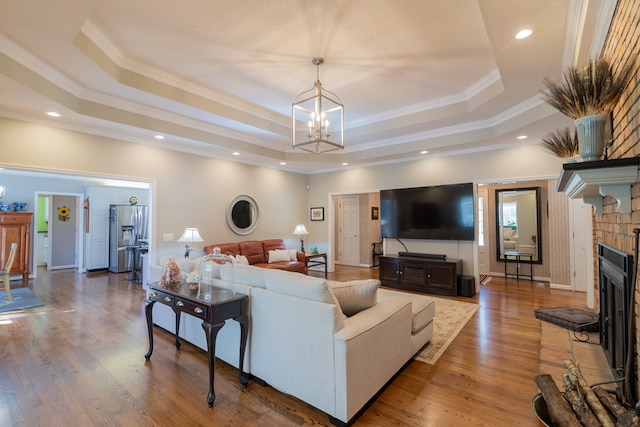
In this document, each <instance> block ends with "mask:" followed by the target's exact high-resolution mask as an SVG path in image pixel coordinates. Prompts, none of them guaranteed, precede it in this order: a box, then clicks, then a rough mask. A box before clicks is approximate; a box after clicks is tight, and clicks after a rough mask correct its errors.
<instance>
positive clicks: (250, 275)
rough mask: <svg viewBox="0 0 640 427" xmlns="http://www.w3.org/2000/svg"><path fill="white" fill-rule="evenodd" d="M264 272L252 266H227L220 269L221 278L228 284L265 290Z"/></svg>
mask: <svg viewBox="0 0 640 427" xmlns="http://www.w3.org/2000/svg"><path fill="white" fill-rule="evenodd" d="M264 271H265V270H264V269H262V268H259V267H254V266H252V265H242V264H225V265H223V266H222V267H220V278H221V279H222V280H226V281H227V282H233V283H241V284H243V285H249V286H255V287H257V288H264V287H265V283H264V274H263V273H264Z"/></svg>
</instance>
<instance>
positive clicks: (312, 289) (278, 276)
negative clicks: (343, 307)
mask: <svg viewBox="0 0 640 427" xmlns="http://www.w3.org/2000/svg"><path fill="white" fill-rule="evenodd" d="M264 281H265V284H266V287H267V289H268V290H272V291H276V292H280V293H283V294H288V295H293V296H297V297H301V298H306V299H310V300H313V301H319V302H324V303H328V304H335V300H334V299H333V297H332V295H331V294H330V293H329V288H328V287H327V283H326V281H325V280H324V279H321V278H318V277H311V276H305V275H303V274H298V273H293V272H291V271H284V270H273V269H265V270H264Z"/></svg>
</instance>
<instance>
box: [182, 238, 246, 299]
mask: <svg viewBox="0 0 640 427" xmlns="http://www.w3.org/2000/svg"><path fill="white" fill-rule="evenodd" d="M233 261H234V258H233V257H231V256H229V255H224V254H222V253H221V251H220V248H218V247H215V248H213V253H212V254H210V255H207V256H205V257H203V258H201V259H200V264H199V265H198V271H197V280H198V284H197V286H198V294H200V291H203V292H205V290H203V286H205V287H206V286H212V285H213V280H214V279H219V278H220V271H219V269H220V266H221V265H224V264H233ZM218 285H219V284H218ZM230 286H231V289H229V290H231V291H233V293H235V288H234V286H233V283H232V284H230ZM192 289H193V288H192ZM205 298H206V295H205Z"/></svg>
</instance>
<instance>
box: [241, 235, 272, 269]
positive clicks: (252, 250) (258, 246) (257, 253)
mask: <svg viewBox="0 0 640 427" xmlns="http://www.w3.org/2000/svg"><path fill="white" fill-rule="evenodd" d="M238 246H240V254H241V255H244V256H246V257H247V259H248V260H249V264H251V265H253V264H258V263H260V262H267V257H266V255H265V254H264V250H263V248H262V242H261V241H259V240H247V241H244V242H240V243H238Z"/></svg>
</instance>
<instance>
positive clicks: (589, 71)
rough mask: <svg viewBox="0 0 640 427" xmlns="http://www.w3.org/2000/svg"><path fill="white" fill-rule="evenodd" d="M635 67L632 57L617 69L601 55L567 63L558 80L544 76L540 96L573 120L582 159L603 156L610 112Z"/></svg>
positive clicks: (593, 158) (595, 158)
mask: <svg viewBox="0 0 640 427" xmlns="http://www.w3.org/2000/svg"><path fill="white" fill-rule="evenodd" d="M634 70H635V61H629V62H628V63H627V64H626V65H624V66H623V67H621V68H620V69H619V70H618V71H616V70H614V68H613V65H612V63H611V62H610V61H608V60H607V59H605V58H600V59H596V60H591V61H590V62H589V63H588V64H587V65H585V66H583V67H576V66H572V67H570V68H569V69H568V70H567V71H566V72H565V73H564V75H563V78H562V79H561V80H560V81H554V80H552V79H549V78H545V79H544V80H543V82H544V84H545V86H546V91H544V92H542V94H541V95H542V99H543V100H544V101H545V102H547V103H548V104H549V105H551V106H552V107H554V108H555V109H556V110H558V111H559V112H561V113H562V114H564V115H565V116H567V117H570V118H571V119H573V120H574V121H575V124H576V129H577V135H578V142H579V146H580V156H581V157H582V158H583V159H584V160H599V159H600V158H601V157H602V154H603V153H604V145H605V144H604V141H605V129H606V127H607V125H608V123H607V121H609V122H610V121H611V113H612V111H613V109H614V107H615V106H616V104H617V103H618V101H619V100H620V98H621V97H622V94H623V93H624V91H625V89H626V87H627V85H628V84H629V82H630V81H631V78H632V77H633V75H634V73H633V71H634ZM609 124H610V123H609Z"/></svg>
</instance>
